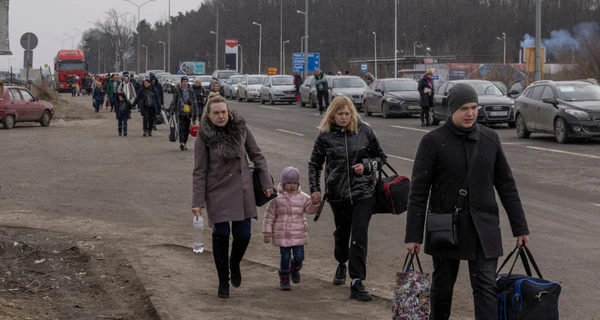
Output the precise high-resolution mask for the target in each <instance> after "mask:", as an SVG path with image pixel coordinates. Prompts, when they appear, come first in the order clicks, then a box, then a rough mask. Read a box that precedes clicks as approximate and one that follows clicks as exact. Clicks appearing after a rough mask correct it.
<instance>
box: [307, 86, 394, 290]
mask: <svg viewBox="0 0 600 320" xmlns="http://www.w3.org/2000/svg"><path fill="white" fill-rule="evenodd" d="M318 128H319V130H320V132H319V134H318V135H317V139H316V140H315V144H314V147H313V151H312V155H311V158H310V162H309V163H308V176H309V182H310V192H311V198H312V199H313V200H314V201H315V202H317V201H321V199H322V196H321V184H320V181H321V172H322V170H323V164H325V165H326V168H325V172H326V173H327V174H326V175H325V196H326V197H327V201H328V202H329V204H330V205H331V210H332V211H333V218H334V221H335V232H334V241H335V250H334V256H335V259H336V260H337V262H338V267H337V270H336V272H335V276H334V278H333V284H334V285H344V284H346V262H348V261H349V264H348V269H349V274H350V278H351V279H352V283H351V287H350V298H352V299H357V300H360V301H369V300H371V295H370V294H369V292H367V290H366V289H365V286H364V285H363V283H362V282H363V281H364V280H365V279H366V277H367V267H366V260H367V245H368V230H369V222H370V221H371V215H372V214H373V212H374V211H375V205H376V200H375V185H376V183H377V172H378V168H379V167H380V166H381V165H382V164H383V163H385V161H386V158H387V157H386V155H385V153H384V152H383V150H382V149H381V146H380V144H379V139H377V135H376V134H375V131H373V128H372V127H371V126H370V125H368V124H367V123H364V122H362V121H361V120H360V119H359V117H358V115H357V113H356V108H355V107H354V104H352V100H350V98H348V97H344V96H339V97H336V98H335V99H333V101H332V103H331V106H330V108H329V109H328V110H327V113H326V114H325V117H324V118H323V120H322V121H321V123H320V125H319V127H318Z"/></svg>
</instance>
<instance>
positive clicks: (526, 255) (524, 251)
mask: <svg viewBox="0 0 600 320" xmlns="http://www.w3.org/2000/svg"><path fill="white" fill-rule="evenodd" d="M515 253H517V254H516V255H515V259H514V261H513V263H512V265H511V267H510V270H509V271H508V275H507V276H508V277H510V275H511V274H512V272H513V269H514V268H515V265H516V264H517V260H518V259H519V257H521V261H522V263H523V267H524V268H525V273H526V274H527V276H529V277H531V276H532V273H531V268H530V267H529V263H531V265H533V268H534V270H535V272H536V274H537V276H538V278H540V279H543V278H544V277H542V273H541V272H540V268H539V267H538V265H537V263H536V262H535V259H534V258H533V254H531V251H529V248H527V247H526V246H521V247H520V248H517V247H515V248H514V249H513V251H511V252H510V254H509V255H508V256H507V257H506V259H504V262H502V265H501V266H500V268H499V269H498V272H496V274H500V271H501V270H502V269H503V268H504V266H506V264H507V263H508V261H509V260H510V259H511V258H512V256H513V255H514V254H515ZM528 260H529V261H528Z"/></svg>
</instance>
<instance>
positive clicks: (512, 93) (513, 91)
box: [508, 90, 519, 96]
mask: <svg viewBox="0 0 600 320" xmlns="http://www.w3.org/2000/svg"><path fill="white" fill-rule="evenodd" d="M508 94H509V95H511V96H512V95H515V94H519V91H517V90H512V91H511V92H509V93H508Z"/></svg>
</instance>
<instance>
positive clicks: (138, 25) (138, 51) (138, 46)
mask: <svg viewBox="0 0 600 320" xmlns="http://www.w3.org/2000/svg"><path fill="white" fill-rule="evenodd" d="M123 1H125V2H129V3H131V4H133V5H134V6H136V7H137V8H138V15H137V18H138V23H137V27H138V28H139V27H140V8H141V7H143V6H145V5H147V4H148V3H150V2H153V1H155V0H148V1H146V2H144V3H142V4H139V5H138V4H137V3H135V2H133V1H131V0H123ZM137 38H138V45H137V58H138V59H137V72H138V74H139V73H140V33H139V32H138V37H137Z"/></svg>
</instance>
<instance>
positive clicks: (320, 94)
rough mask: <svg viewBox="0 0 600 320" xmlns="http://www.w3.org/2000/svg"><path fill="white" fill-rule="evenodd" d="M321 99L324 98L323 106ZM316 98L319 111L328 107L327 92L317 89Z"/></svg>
mask: <svg viewBox="0 0 600 320" xmlns="http://www.w3.org/2000/svg"><path fill="white" fill-rule="evenodd" d="M323 99H325V108H323ZM317 100H318V101H319V112H320V111H325V109H327V107H329V92H327V91H317Z"/></svg>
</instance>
